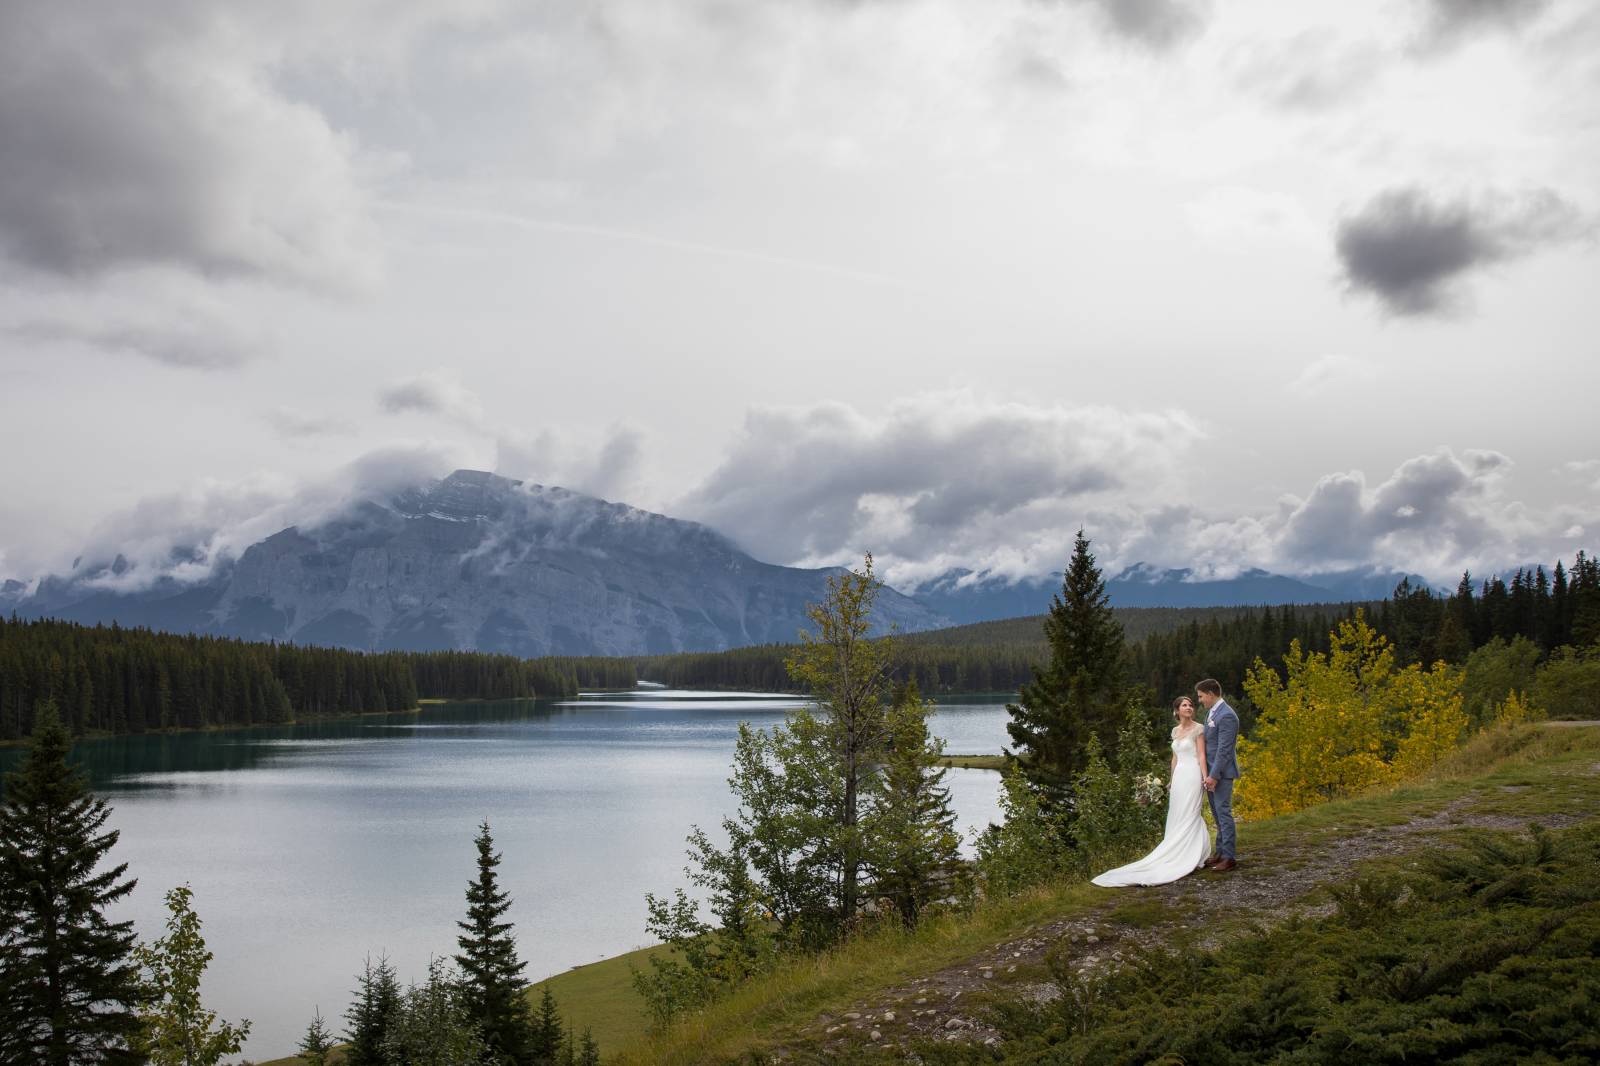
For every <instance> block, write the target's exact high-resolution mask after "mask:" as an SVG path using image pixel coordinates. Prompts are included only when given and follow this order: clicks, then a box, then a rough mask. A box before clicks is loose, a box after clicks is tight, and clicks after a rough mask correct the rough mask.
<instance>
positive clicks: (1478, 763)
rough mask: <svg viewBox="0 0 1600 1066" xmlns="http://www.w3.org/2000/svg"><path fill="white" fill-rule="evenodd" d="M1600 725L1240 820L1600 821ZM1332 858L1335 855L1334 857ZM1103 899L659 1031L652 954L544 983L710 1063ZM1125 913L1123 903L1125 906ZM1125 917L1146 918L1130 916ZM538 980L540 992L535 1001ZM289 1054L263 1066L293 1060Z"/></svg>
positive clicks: (824, 967) (1084, 893) (1264, 835)
mask: <svg viewBox="0 0 1600 1066" xmlns="http://www.w3.org/2000/svg"><path fill="white" fill-rule="evenodd" d="M1597 760H1600V728H1594V727H1580V728H1563V729H1548V728H1547V729H1539V730H1535V729H1525V730H1523V731H1522V732H1521V733H1519V734H1513V735H1512V736H1511V737H1510V738H1509V739H1508V738H1507V737H1505V736H1503V735H1502V736H1498V737H1496V736H1490V735H1485V736H1483V737H1480V738H1479V739H1478V740H1477V741H1475V742H1474V743H1473V744H1471V745H1469V746H1467V747H1466V748H1464V749H1463V750H1461V751H1460V752H1458V753H1457V754H1456V755H1455V756H1454V757H1453V758H1452V759H1451V760H1449V761H1448V762H1446V763H1444V764H1442V765H1441V766H1440V767H1439V768H1438V769H1437V770H1436V771H1435V772H1434V773H1433V774H1432V775H1430V777H1429V778H1428V779H1426V780H1424V781H1422V782H1418V783H1414V784H1411V785H1407V786H1403V787H1401V788H1398V789H1394V790H1391V791H1385V792H1381V793H1378V794H1374V795H1369V796H1364V797H1360V798H1357V799H1350V800H1341V801H1338V802H1334V803H1327V804H1323V805H1321V806H1319V807H1313V808H1311V809H1309V810H1305V811H1301V812H1300V813H1298V814H1294V815H1289V816H1287V817H1283V818H1276V819H1271V820H1268V821H1263V822H1254V823H1250V824H1248V825H1246V826H1244V827H1243V828H1242V830H1241V836H1242V837H1243V839H1244V842H1245V843H1246V845H1247V846H1248V847H1249V848H1250V850H1251V853H1252V855H1257V854H1259V855H1260V856H1261V858H1262V859H1267V857H1268V854H1267V853H1270V852H1271V851H1272V850H1273V849H1275V848H1283V847H1286V846H1288V845H1294V846H1295V847H1296V849H1297V850H1301V851H1303V850H1305V849H1307V848H1310V849H1313V850H1314V849H1316V848H1317V847H1319V846H1323V845H1331V844H1332V842H1333V841H1335V840H1337V839H1338V838H1340V837H1342V836H1346V835H1348V834H1351V833H1357V832H1360V831H1362V830H1364V829H1368V828H1372V827H1376V826H1383V825H1398V824H1403V823H1405V822H1409V821H1410V820H1412V819H1413V818H1416V817H1419V816H1425V815H1428V814H1431V813H1434V812H1437V811H1438V810H1440V809H1441V808H1443V807H1445V806H1446V805H1447V804H1450V803H1452V802H1456V801H1464V802H1466V803H1468V804H1469V805H1470V809H1471V810H1472V811H1474V812H1476V813H1490V814H1507V815H1517V816H1531V815H1539V814H1551V813H1569V814H1580V815H1584V816H1588V817H1593V816H1595V815H1596V814H1600V775H1597V774H1596V773H1594V772H1593V770H1592V768H1593V767H1594V766H1596V765H1600V762H1597ZM1329 854H1333V855H1336V854H1337V850H1336V849H1331V848H1330V851H1329ZM1104 903H1105V896H1104V895H1103V893H1101V892H1100V890H1098V889H1095V888H1092V887H1091V886H1089V885H1086V884H1083V883H1078V882H1073V883H1063V884H1058V885H1053V886H1049V887H1047V888H1042V889H1039V890H1036V891H1033V892H1029V893H1024V894H1022V895H1021V896H1018V897H1016V898H1013V899H1009V900H1003V901H999V902H997V903H993V904H988V905H985V906H982V907H980V908H978V909H977V911H976V912H974V913H973V914H971V915H968V916H944V917H941V918H936V919H934V920H930V921H928V922H926V923H925V924H924V926H923V927H922V928H920V929H919V930H917V931H916V932H915V933H914V934H906V933H903V932H901V931H899V930H895V929H891V930H887V931H884V932H881V933H878V934H875V935H872V936H866V937H861V938H858V939H857V940H855V941H853V942H851V943H849V944H846V945H844V946H843V947H841V948H839V949H837V950H835V951H832V952H829V953H827V954H825V955H822V956H819V957H817V958H812V959H802V960H797V961H795V962H793V963H791V964H789V965H788V966H786V967H785V968H783V969H782V970H780V971H778V972H777V973H774V974H772V975H770V976H768V977H766V978H764V979H762V980H759V981H755V982H751V983H750V984H749V985H747V986H745V987H744V988H741V989H740V990H739V991H738V992H736V993H735V994H734V995H733V996H731V997H729V998H728V999H727V1000H725V1001H723V1002H720V1003H717V1004H714V1005H713V1006H712V1007H711V1008H709V1009H708V1010H707V1011H706V1012H704V1013H703V1014H701V1015H699V1016H697V1017H694V1018H691V1019H688V1020H687V1021H685V1022H684V1023H682V1024H680V1025H679V1026H678V1027H676V1028H675V1029H674V1030H672V1031H671V1032H669V1033H667V1034H665V1035H661V1036H656V1037H651V1036H650V1035H649V1034H648V1033H647V1032H646V1028H647V1019H646V1017H645V1014H644V1012H643V1010H642V1009H641V1006H640V1001H639V999H638V996H637V995H636V994H635V993H634V991H633V988H632V981H631V977H630V969H629V963H630V962H631V963H632V964H633V965H635V966H643V965H644V955H645V954H647V953H648V951H650V950H660V949H646V951H644V952H634V953H632V954H629V955H623V956H619V957H617V958H613V959H606V960H603V961H601V962H597V963H592V964H590V965H587V966H581V967H578V968H576V969H573V970H569V971H567V972H565V973H561V974H557V975H555V976H554V977H551V978H550V979H549V980H548V982H547V983H548V984H549V985H550V988H551V990H552V991H553V992H554V993H555V995H556V998H557V1000H558V1002H559V1003H560V1004H561V1008H562V1011H563V1013H564V1014H565V1015H566V1016H567V1017H569V1018H570V1019H571V1020H572V1021H573V1023H574V1024H575V1025H576V1026H577V1028H578V1029H579V1031H582V1029H583V1028H585V1027H589V1028H591V1029H592V1030H593V1032H594V1036H595V1039H596V1040H597V1041H599V1043H600V1046H601V1050H602V1053H603V1054H604V1055H605V1057H606V1060H607V1062H618V1063H622V1064H627V1066H633V1064H644V1063H657V1062H660V1063H683V1064H686V1066H687V1064H691V1063H704V1062H718V1061H724V1060H727V1059H731V1058H734V1057H736V1056H738V1055H740V1054H742V1053H745V1052H748V1051H751V1050H755V1049H759V1048H761V1047H763V1046H766V1045H768V1044H770V1043H771V1042H773V1041H774V1040H775V1039H778V1038H782V1037H784V1036H786V1035H787V1034H789V1033H790V1032H792V1030H793V1029H794V1028H795V1027H797V1026H799V1025H802V1024H805V1023H807V1022H809V1021H811V1020H812V1019H813V1018H815V1017H816V1016H817V1014H819V1013H821V1012H823V1011H826V1010H840V1009H843V1007H844V1006H846V1005H848V1004H850V1003H853V1002H855V1001H857V1000H859V999H860V998H862V997H863V996H866V995H869V994H870V993H871V992H872V991H873V990H875V989H880V988H886V987H889V986H891V985H894V984H897V983H900V982H902V981H905V980H907V979H909V978H913V977H916V976H918V975H919V974H924V973H928V972H930V971H933V970H936V969H939V968H941V967H944V966H948V965H952V964H954V963H957V962H960V961H961V960H963V959H966V958H968V957H970V956H972V955H974V954H976V953H978V952H980V951H982V950H984V949H985V948H987V947H989V946H991V945H994V944H996V943H999V942H1000V941H1003V940H1007V939H1010V938H1013V937H1016V936H1018V935H1019V934H1021V932H1022V931H1024V930H1026V929H1027V928H1028V927H1029V926H1032V925H1035V924H1036V923H1039V922H1041V921H1044V920H1048V919H1051V918H1056V917H1060V916H1062V915H1070V914H1073V913H1082V912H1087V911H1089V910H1092V909H1093V908H1095V907H1097V906H1101V905H1103V904H1104ZM1124 909H1126V908H1124ZM1124 917H1126V918H1127V919H1128V920H1133V919H1134V918H1137V915H1134V914H1133V913H1132V912H1131V911H1130V912H1129V913H1128V914H1127V915H1125V916H1124ZM541 990H542V985H540V986H535V987H534V989H533V991H532V995H534V996H537V995H538V994H539V993H540V991H541ZM298 1061H299V1060H297V1059H295V1058H293V1057H290V1058H285V1059H277V1060H273V1061H272V1062H270V1063H264V1064H262V1066H295V1064H296V1063H298Z"/></svg>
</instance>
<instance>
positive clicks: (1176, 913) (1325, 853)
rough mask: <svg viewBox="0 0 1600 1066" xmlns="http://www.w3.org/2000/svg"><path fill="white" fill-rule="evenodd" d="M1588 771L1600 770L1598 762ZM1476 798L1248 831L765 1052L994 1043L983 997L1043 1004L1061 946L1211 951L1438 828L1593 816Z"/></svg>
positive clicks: (1318, 903) (1308, 905)
mask: <svg viewBox="0 0 1600 1066" xmlns="http://www.w3.org/2000/svg"><path fill="white" fill-rule="evenodd" d="M1590 772H1591V773H1600V764H1596V765H1595V766H1594V767H1593V768H1591V771H1590ZM1511 790H1513V789H1512V788H1509V787H1508V788H1507V791H1511ZM1474 799H1475V798H1474V797H1468V798H1464V799H1462V800H1459V801H1457V802H1455V803H1452V804H1450V805H1449V806H1447V807H1445V808H1444V809H1443V810H1441V811H1439V812H1437V813H1435V814H1433V815H1430V816H1428V817H1422V818H1417V819H1414V820H1412V821H1411V822H1409V823H1406V824H1401V825H1394V826H1384V827H1377V828H1368V827H1363V828H1359V829H1351V830H1349V831H1347V832H1333V833H1332V834H1330V835H1327V836H1321V837H1319V839H1318V840H1317V841H1316V843H1315V844H1309V845H1308V844H1299V843H1290V844H1282V845H1279V846H1276V847H1273V848H1270V849H1264V850H1262V851H1260V852H1259V853H1257V854H1254V855H1252V854H1251V853H1250V852H1249V850H1248V846H1249V835H1248V833H1247V832H1246V833H1243V834H1241V847H1243V848H1245V849H1246V850H1245V852H1244V854H1243V856H1242V857H1241V859H1240V864H1239V868H1238V869H1237V870H1235V871H1233V872H1231V873H1226V874H1217V873H1211V872H1209V871H1199V872H1197V873H1195V874H1193V875H1192V876H1190V877H1186V878H1184V879H1182V880H1181V881H1177V882H1175V883H1173V884H1170V885H1162V886H1159V887H1154V888H1143V889H1107V890H1106V892H1105V896H1106V898H1105V902H1104V903H1103V904H1101V905H1100V906H1098V907H1096V908H1095V909H1094V910H1092V911H1091V912H1088V913H1082V914H1077V915H1074V916H1071V917H1063V918H1062V919H1060V920H1058V921H1051V922H1046V923H1041V924H1038V925H1036V926H1034V927H1032V928H1030V929H1028V930H1027V931H1026V932H1025V933H1024V934H1023V935H1022V936H1020V937H1018V938H1016V939H1013V940H1009V941H1007V942H1005V943H1002V944H998V945H996V946H994V947H993V948H991V949H989V950H987V951H984V952H983V953H981V954H978V955H974V956H972V957H971V958H968V959H966V960H963V961H962V962H960V963H958V964H956V965H954V966H950V967H947V968H945V969H943V970H940V971H938V972H935V973H932V974H928V975H925V976H923V977H920V978H918V979H917V980H914V981H910V982H907V983H905V984H902V985H899V986H896V987H893V988H889V989H886V990H883V991H881V992H879V993H877V994H875V995H873V996H871V997H870V998H866V999H863V1000H861V1001H860V1002H858V1003H855V1004H853V1005H852V1006H850V1007H849V1008H848V1009H846V1010H842V1011H838V1012H836V1013H830V1014H824V1015H822V1016H820V1017H818V1018H817V1019H816V1020H815V1021H813V1022H811V1023H810V1024H809V1025H806V1026H804V1027H803V1028H801V1029H800V1030H799V1032H797V1033H796V1034H795V1037H794V1039H793V1040H792V1041H790V1042H789V1043H788V1045H787V1046H785V1047H780V1048H779V1049H777V1051H776V1054H775V1056H774V1057H775V1058H777V1059H778V1060H779V1061H782V1060H784V1059H786V1058H792V1057H796V1054H795V1053H796V1052H797V1051H799V1050H801V1049H804V1052H805V1056H806V1057H816V1056H818V1055H820V1056H822V1057H824V1058H827V1059H838V1060H840V1061H848V1060H849V1059H850V1058H852V1057H853V1056H852V1055H851V1052H852V1051H853V1050H858V1049H864V1048H865V1047H872V1048H876V1049H879V1050H881V1051H888V1052H891V1053H893V1052H895V1051H901V1052H908V1051H909V1050H910V1048H911V1047H912V1046H913V1045H914V1044H916V1043H920V1042H925V1041H927V1040H947V1041H970V1042H976V1043H994V1042H997V1041H998V1040H999V1034H998V1033H997V1031H996V1030H995V1029H993V1028H992V1027H991V1026H990V1025H989V1024H988V1023H987V1022H986V1020H985V1010H984V1003H985V1001H986V1000H987V999H988V998H989V997H990V996H992V995H993V993H994V992H995V991H996V990H1004V991H1005V992H1006V994H1008V995H1010V996H1013V997H1015V996H1017V995H1018V994H1019V993H1020V994H1022V995H1028V996H1033V997H1035V998H1038V999H1040V1000H1044V999H1048V998H1050V997H1052V996H1055V995H1057V994H1058V992H1057V988H1056V985H1055V984H1053V983H1051V982H1050V981H1049V980H1048V979H1047V977H1048V975H1047V970H1046V965H1045V959H1046V955H1047V954H1048V953H1050V952H1051V951H1054V950H1057V949H1059V950H1061V951H1062V952H1064V953H1065V955H1066V958H1067V960H1068V962H1069V965H1071V966H1072V967H1074V968H1075V969H1076V970H1077V971H1078V972H1079V973H1090V972H1093V971H1095V970H1096V969H1098V968H1102V967H1107V966H1112V965H1115V964H1116V963H1118V962H1119V961H1120V960H1121V959H1122V958H1123V957H1124V956H1125V955H1127V954H1129V953H1130V952H1133V951H1136V950H1138V949H1139V948H1142V947H1144V946H1147V945H1149V944H1151V943H1154V942H1156V941H1163V940H1171V939H1173V938H1174V937H1175V936H1183V935H1189V936H1193V937H1195V939H1196V942H1197V943H1199V944H1200V945H1202V946H1209V945H1210V944H1211V943H1212V942H1213V941H1215V940H1216V939H1219V937H1220V935H1222V934H1218V933H1216V932H1215V931H1214V930H1215V928H1216V927H1217V926H1219V924H1221V923H1218V922H1217V921H1216V920H1214V919H1213V918H1212V917H1210V916H1212V915H1225V916H1229V917H1230V918H1235V919H1236V918H1238V917H1240V916H1248V921H1249V922H1251V923H1253V924H1258V925H1259V924H1271V923H1275V922H1278V921H1282V920H1284V919H1285V918H1287V917H1289V916H1290V915H1293V914H1313V913H1316V912H1318V911H1320V910H1322V909H1323V908H1326V907H1328V906H1329V905H1330V904H1329V903H1328V901H1327V898H1326V896H1325V895H1324V894H1322V893H1319V892H1318V891H1317V889H1319V888H1320V887H1322V886H1323V885H1326V884H1328V883H1329V882H1332V881H1335V880H1338V879H1339V878H1341V877H1344V876H1347V875H1348V873H1349V872H1350V867H1351V865H1352V864H1354V863H1359V862H1362V861H1364V860H1367V859H1373V858H1379V857H1383V856H1392V855H1397V854H1401V853H1404V852H1407V851H1411V850H1414V849H1416V848H1418V847H1420V846H1422V845H1423V843H1425V842H1426V841H1427V840H1428V839H1430V838H1431V837H1432V836H1434V835H1436V834H1438V833H1440V832H1443V831H1447V830H1452V829H1458V828H1463V827H1473V826H1475V827H1481V828H1489V829H1519V828H1523V827H1526V826H1527V825H1529V824H1530V823H1532V822H1538V823H1539V824H1541V825H1545V826H1547V827H1550V828H1556V827H1559V826H1562V825H1568V824H1571V823H1573V822H1575V821H1578V820H1580V819H1581V818H1582V817H1586V816H1593V815H1594V814H1596V813H1600V812H1596V811H1593V810H1591V811H1588V812H1586V814H1584V815H1579V814H1556V815H1539V816H1518V815H1508V814H1497V813H1484V812H1481V811H1476V810H1474V809H1473V807H1474V806H1475V803H1474V802H1473V801H1474ZM1234 927H1235V928H1237V923H1235V924H1234Z"/></svg>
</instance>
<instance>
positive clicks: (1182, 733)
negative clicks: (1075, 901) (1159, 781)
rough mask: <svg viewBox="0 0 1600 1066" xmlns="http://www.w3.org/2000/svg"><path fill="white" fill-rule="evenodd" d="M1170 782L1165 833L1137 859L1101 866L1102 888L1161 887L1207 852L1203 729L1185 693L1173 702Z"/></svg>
mask: <svg viewBox="0 0 1600 1066" xmlns="http://www.w3.org/2000/svg"><path fill="white" fill-rule="evenodd" d="M1172 708H1173V710H1172V713H1173V716H1174V717H1176V718H1177V719H1178V724H1177V726H1176V727H1175V728H1174V729H1173V730H1172V784H1171V786H1170V787H1169V788H1168V790H1167V794H1168V799H1167V833H1166V835H1165V836H1163V837H1162V838H1161V843H1159V844H1157V845H1156V848H1155V850H1154V851H1152V852H1151V853H1150V854H1148V855H1146V856H1145V857H1144V858H1142V859H1140V860H1139V861H1137V862H1130V863H1129V864H1128V865H1126V866H1119V867H1117V868H1116V869H1115V870H1107V871H1106V872H1105V873H1103V874H1101V875H1100V876H1099V877H1096V878H1095V879H1094V883H1095V884H1097V885H1099V886H1101V887H1102V888H1123V887H1126V886H1129V885H1164V884H1166V883H1167V882H1169V881H1176V880H1177V879H1178V878H1180V877H1184V876H1186V875H1188V874H1190V873H1193V872H1194V871H1195V870H1196V869H1197V868H1198V867H1199V866H1200V864H1201V863H1203V862H1205V859H1206V856H1207V855H1209V854H1210V853H1211V833H1210V831H1209V830H1208V829H1207V828H1206V820H1205V818H1204V817H1203V816H1202V815H1201V813H1200V808H1201V805H1202V802H1203V798H1204V796H1205V787H1204V781H1205V776H1206V729H1205V726H1203V725H1201V724H1200V723H1199V722H1196V721H1195V720H1194V704H1192V703H1190V702H1189V697H1187V696H1180V697H1178V699H1176V700H1174V701H1173V704H1172Z"/></svg>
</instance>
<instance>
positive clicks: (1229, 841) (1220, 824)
mask: <svg viewBox="0 0 1600 1066" xmlns="http://www.w3.org/2000/svg"><path fill="white" fill-rule="evenodd" d="M1233 782H1234V779H1233V778H1231V777H1219V778H1217V787H1216V788H1214V789H1212V790H1211V791H1210V792H1209V793H1207V796H1208V797H1209V800H1210V803H1211V817H1212V818H1214V819H1215V820H1216V823H1217V855H1218V857H1219V858H1223V859H1233V858H1237V857H1238V856H1236V855H1234V853H1233V846H1234V844H1233V842H1234V830H1233Z"/></svg>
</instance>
